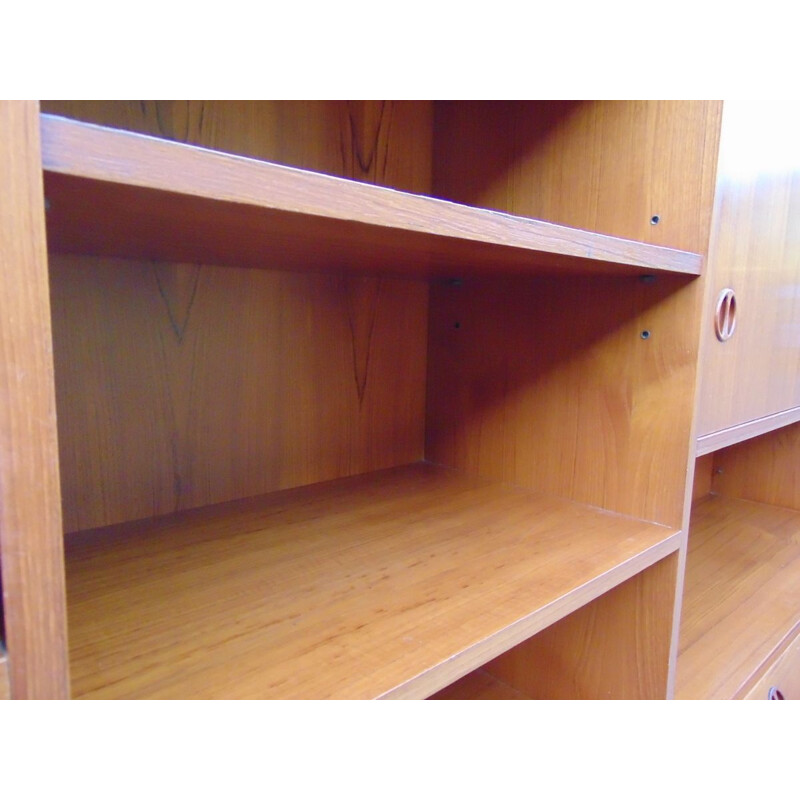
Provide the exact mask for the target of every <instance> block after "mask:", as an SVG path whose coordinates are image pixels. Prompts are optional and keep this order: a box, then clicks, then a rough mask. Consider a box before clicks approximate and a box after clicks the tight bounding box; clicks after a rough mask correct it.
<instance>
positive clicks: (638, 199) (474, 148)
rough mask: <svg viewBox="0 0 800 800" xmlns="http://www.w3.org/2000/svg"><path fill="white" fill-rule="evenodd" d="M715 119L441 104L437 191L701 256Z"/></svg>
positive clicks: (697, 106)
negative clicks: (689, 251) (688, 251)
mask: <svg viewBox="0 0 800 800" xmlns="http://www.w3.org/2000/svg"><path fill="white" fill-rule="evenodd" d="M720 114H721V103H719V102H718V101H666V100H663V101H662V100H648V101H582V102H579V101H530V102H505V101H503V102H485V101H480V102H478V101H476V102H461V101H458V102H442V103H438V104H437V106H436V117H435V131H436V137H435V150H434V153H435V162H434V163H435V173H434V191H435V192H436V193H437V194H439V195H440V196H443V197H447V198H449V199H452V200H456V201H458V202H462V203H467V204H470V205H478V206H486V207H488V208H497V209H500V210H502V211H507V212H510V213H514V214H520V215H522V216H530V217H536V218H537V219H544V220H548V221H550V222H556V223H559V224H561V225H569V226H571V227H574V228H583V229H587V230H595V231H599V232H601V233H606V234H609V235H611V236H621V237H623V238H628V239H636V240H639V241H644V242H650V243H651V244H658V245H664V246H666V247H674V248H678V249H682V250H691V251H693V252H697V253H705V252H706V248H707V245H708V233H709V227H710V220H711V206H712V203H713V193H714V175H715V169H716V157H717V143H718V140H719V125H720ZM656 217H657V220H656V219H654V218H656Z"/></svg>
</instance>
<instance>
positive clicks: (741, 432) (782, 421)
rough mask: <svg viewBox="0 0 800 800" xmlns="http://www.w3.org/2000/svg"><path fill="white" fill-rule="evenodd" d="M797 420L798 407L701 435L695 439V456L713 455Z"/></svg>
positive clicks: (799, 414)
mask: <svg viewBox="0 0 800 800" xmlns="http://www.w3.org/2000/svg"><path fill="white" fill-rule="evenodd" d="M799 420H800V406H797V407H795V408H788V409H786V410H784V411H779V412H777V413H775V414H769V415H767V416H765V417H759V418H758V419H753V420H748V421H747V422H743V423H741V424H740V425H734V426H732V427H730V428H724V429H723V430H719V431H714V432H713V433H706V434H703V435H702V436H698V437H697V446H696V449H695V455H696V456H698V457H699V456H704V455H706V454H708V453H713V452H715V451H717V450H721V449H722V448H724V447H730V445H732V444H738V443H739V442H743V441H746V440H747V439H752V438H753V437H755V436H761V435H762V434H764V433H769V432H770V431H774V430H777V429H778V428H783V427H785V426H786V425H791V424H793V423H795V422H797V421H799Z"/></svg>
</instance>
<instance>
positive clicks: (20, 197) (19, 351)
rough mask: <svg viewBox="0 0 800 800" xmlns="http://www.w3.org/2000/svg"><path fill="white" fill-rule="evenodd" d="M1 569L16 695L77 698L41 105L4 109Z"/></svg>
mask: <svg viewBox="0 0 800 800" xmlns="http://www.w3.org/2000/svg"><path fill="white" fill-rule="evenodd" d="M0 348H1V350H0V394H2V398H3V402H2V403H0V453H2V454H3V458H2V465H1V466H0V554H1V556H2V558H0V562H1V564H0V567H1V568H2V586H3V593H4V599H3V604H2V605H3V609H2V610H3V617H4V628H5V643H6V646H7V648H8V655H9V661H8V668H9V673H10V674H9V678H10V692H11V695H12V696H13V697H15V698H62V697H66V696H67V694H68V686H69V683H68V665H67V645H66V617H65V611H64V565H63V548H62V529H61V502H60V493H59V472H58V447H57V441H56V406H55V390H54V385H53V356H52V341H51V334H50V303H49V296H48V287H47V253H46V249H45V229H44V198H43V195H42V181H41V171H40V154H39V117H38V106H37V104H36V103H27V102H5V101H3V102H0Z"/></svg>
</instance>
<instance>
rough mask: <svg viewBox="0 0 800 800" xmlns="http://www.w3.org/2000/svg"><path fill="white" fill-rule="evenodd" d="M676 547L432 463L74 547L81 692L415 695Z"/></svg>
mask: <svg viewBox="0 0 800 800" xmlns="http://www.w3.org/2000/svg"><path fill="white" fill-rule="evenodd" d="M679 544H680V536H679V534H677V533H676V532H675V531H672V530H670V529H669V528H665V527H662V526H659V525H654V524H652V523H648V522H641V521H638V520H635V519H631V518H627V517H621V516H616V515H614V514H610V513H608V512H604V511H598V510H597V509H593V508H589V507H586V506H580V505H577V504H575V503H570V502H568V501H566V500H560V499H557V498H552V497H547V496H544V495H540V494H536V493H533V492H529V491H525V490H522V489H514V488H508V487H503V486H498V485H496V484H492V483H490V482H488V481H485V480H482V479H478V478H469V477H466V476H463V475H460V474H458V473H456V472H455V471H453V470H449V469H444V468H441V467H434V466H432V465H430V464H425V463H419V464H414V465H411V466H407V467H399V468H396V469H390V470H385V471H382V472H377V473H371V474H368V475H363V476H358V477H354V478H344V479H341V480H337V481H332V482H329V483H322V484H315V485H313V486H306V487H302V488H298V489H289V490H286V491H282V492H277V493H275V494H271V495H266V496H264V497H261V498H253V499H250V500H242V501H236V502H233V503H226V504H222V505H218V506H210V507H207V508H203V509H196V510H193V511H185V512H180V513H178V514H175V515H172V516H167V517H161V518H158V519H155V520H145V521H141V522H134V523H126V524H123V525H118V526H115V527H113V528H106V529H99V530H95V531H86V532H82V533H77V534H72V535H70V536H68V537H67V539H66V572H67V596H68V603H67V608H68V613H69V631H70V636H69V639H70V662H71V665H70V672H71V676H72V692H73V696H75V697H86V698H213V697H226V698H272V699H280V698H283V699H289V698H351V699H355V698H375V697H398V698H400V697H417V698H421V697H426V696H428V695H430V694H432V693H434V692H436V691H438V690H439V689H441V688H443V687H444V686H446V685H448V684H450V683H452V682H453V681H454V680H456V679H458V678H460V677H462V676H463V675H465V674H466V673H468V672H470V671H472V670H473V669H475V668H476V667H478V666H480V665H481V664H484V663H486V662H487V661H488V660H490V659H492V658H494V657H495V656H498V655H500V654H501V653H503V652H505V651H506V650H507V649H509V648H510V647H513V646H514V645H516V644H518V643H519V642H521V641H523V640H525V639H527V638H529V637H530V636H532V635H534V634H536V633H537V632H538V631H540V630H542V629H543V628H545V627H547V626H548V625H550V624H552V623H553V622H555V621H557V620H558V619H560V618H562V617H564V616H566V615H567V614H569V613H571V612H572V611H574V610H576V609H577V608H580V607H581V606H583V605H584V604H586V603H588V602H590V601H591V600H593V599H595V598H596V597H598V596H600V595H601V594H603V593H604V592H606V591H608V590H609V589H611V588H613V587H614V586H616V585H618V584H620V583H622V582H623V581H625V580H627V579H628V578H630V577H632V576H633V575H635V574H637V573H638V572H640V571H641V570H643V569H646V568H647V567H649V566H650V565H652V564H654V563H655V562H656V561H658V560H660V559H661V558H663V557H665V556H666V555H668V554H669V553H671V552H674V551H675V550H676V549H677V548H678V546H679Z"/></svg>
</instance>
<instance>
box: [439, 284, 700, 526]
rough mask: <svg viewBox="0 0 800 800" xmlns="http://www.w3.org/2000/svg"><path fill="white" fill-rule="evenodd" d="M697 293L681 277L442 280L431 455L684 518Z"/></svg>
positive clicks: (643, 514) (549, 488)
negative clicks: (453, 282)
mask: <svg viewBox="0 0 800 800" xmlns="http://www.w3.org/2000/svg"><path fill="white" fill-rule="evenodd" d="M700 299H701V298H700V286H699V284H698V283H697V282H694V283H692V282H686V281H685V280H683V281H681V279H675V278H669V279H666V278H665V279H659V280H658V281H656V282H654V283H643V282H641V281H639V280H637V279H636V278H632V279H601V278H595V279H559V280H544V279H539V280H527V281H526V280H518V281H513V280H507V281H499V280H494V281H486V282H480V281H464V283H463V285H460V286H458V285H451V284H438V285H435V286H433V287H432V288H431V310H430V333H429V349H428V406H427V429H426V430H427V433H426V454H427V456H428V458H429V459H430V460H431V461H434V462H436V463H441V464H445V465H448V466H452V467H456V468H458V469H463V470H465V471H467V472H470V473H474V474H478V475H482V476H484V477H487V478H494V479H496V480H500V481H504V482H508V483H512V484H517V485H520V486H524V487H526V488H531V489H538V490H542V491H546V492H549V493H553V494H556V495H559V496H562V497H568V498H571V499H573V500H576V501H578V502H581V503H588V504H590V505H594V506H599V507H601V508H605V509H608V510H610V511H615V512H619V513H623V514H630V515H632V516H635V517H639V518H643V519H648V520H652V521H654V522H660V523H662V524H666V525H669V526H671V527H675V528H679V527H681V525H682V518H683V500H684V491H685V485H686V474H687V465H688V463H689V440H690V427H691V420H692V404H693V398H694V380H695V357H696V342H695V338H696V326H695V325H691V324H688V322H687V321H689V320H692V319H695V318H696V315H697V313H698V311H699V301H700ZM643 332H646V333H644V334H643ZM643 335H644V336H645V337H646V338H643Z"/></svg>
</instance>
